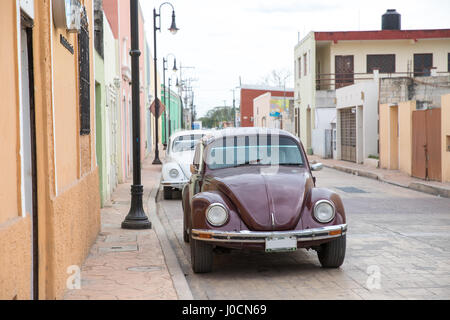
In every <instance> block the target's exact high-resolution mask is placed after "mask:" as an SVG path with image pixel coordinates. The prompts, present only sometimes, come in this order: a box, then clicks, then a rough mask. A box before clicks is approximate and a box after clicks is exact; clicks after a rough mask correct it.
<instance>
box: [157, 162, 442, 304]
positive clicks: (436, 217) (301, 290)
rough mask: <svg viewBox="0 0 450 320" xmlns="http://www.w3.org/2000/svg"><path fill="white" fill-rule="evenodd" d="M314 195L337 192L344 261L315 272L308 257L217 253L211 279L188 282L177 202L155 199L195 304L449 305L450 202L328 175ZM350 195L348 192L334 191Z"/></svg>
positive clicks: (299, 253)
mask: <svg viewBox="0 0 450 320" xmlns="http://www.w3.org/2000/svg"><path fill="white" fill-rule="evenodd" d="M316 176H317V179H318V186H319V187H326V188H330V189H332V190H335V191H336V192H338V193H339V194H340V195H341V197H342V198H343V201H344V205H345V208H346V212H347V218H348V224H349V232H348V235H347V255H346V260H345V263H344V265H343V266H342V267H341V268H340V269H336V270H325V269H322V268H321V267H320V264H319V261H318V259H317V255H316V253H315V252H314V251H309V252H307V251H306V250H303V249H301V250H299V251H297V252H295V253H277V254H264V253H255V252H237V251H236V252H235V251H233V252H231V253H220V254H216V255H215V257H214V270H213V272H212V273H210V274H201V275H196V274H193V272H192V270H191V268H190V263H189V261H190V249H189V245H186V244H184V242H183V239H182V237H183V236H182V209H181V202H180V200H171V201H163V200H162V199H161V198H160V199H159V203H158V207H159V213H158V214H159V217H160V219H161V222H162V224H163V225H164V227H165V228H166V231H167V234H168V237H169V239H170V241H171V244H172V247H173V248H174V250H175V252H176V254H177V256H178V259H179V261H180V264H181V266H182V268H183V271H184V273H185V274H186V277H187V280H188V283H189V285H190V287H191V290H192V293H193V295H194V298H196V299H449V298H450V248H449V247H448V244H449V243H450V199H445V198H439V197H435V196H431V195H427V194H424V193H420V192H416V191H412V190H409V189H405V188H401V187H397V186H393V185H390V184H386V183H382V182H379V181H376V180H371V179H368V178H363V177H357V176H352V175H349V174H346V173H343V172H339V171H336V170H333V169H324V170H323V171H321V172H318V173H316ZM346 187H353V188H354V189H346V190H345V191H344V190H342V189H339V188H346Z"/></svg>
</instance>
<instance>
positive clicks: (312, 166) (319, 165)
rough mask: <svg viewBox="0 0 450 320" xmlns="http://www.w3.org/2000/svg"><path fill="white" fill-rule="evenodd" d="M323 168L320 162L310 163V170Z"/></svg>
mask: <svg viewBox="0 0 450 320" xmlns="http://www.w3.org/2000/svg"><path fill="white" fill-rule="evenodd" d="M322 169H323V164H322V163H315V164H313V165H311V171H321V170H322Z"/></svg>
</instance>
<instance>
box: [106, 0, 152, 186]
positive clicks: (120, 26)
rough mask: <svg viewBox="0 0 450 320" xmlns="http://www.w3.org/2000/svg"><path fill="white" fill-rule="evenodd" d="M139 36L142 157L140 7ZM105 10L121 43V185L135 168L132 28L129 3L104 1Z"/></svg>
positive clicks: (142, 75)
mask: <svg viewBox="0 0 450 320" xmlns="http://www.w3.org/2000/svg"><path fill="white" fill-rule="evenodd" d="M139 9H140V10H139V33H140V34H139V37H140V41H139V44H140V51H141V57H140V72H139V73H140V79H141V88H140V102H141V103H140V106H141V137H142V141H141V157H142V159H143V158H144V156H145V148H146V145H147V144H146V138H145V137H146V135H145V90H144V83H143V81H144V75H145V58H144V50H145V41H144V40H145V33H144V17H143V13H142V9H141V8H140V6H139ZM103 10H104V12H105V15H106V17H107V18H108V21H109V23H110V25H111V28H112V31H113V34H114V37H116V39H117V42H118V53H119V66H118V68H119V72H120V104H121V106H120V120H119V122H120V123H119V124H118V127H117V129H118V130H120V132H121V137H122V143H121V154H122V156H121V163H120V164H119V167H120V168H119V182H122V183H123V182H124V181H126V179H127V178H129V177H131V175H132V169H133V146H132V132H133V131H132V91H131V56H130V54H129V53H130V50H131V31H130V29H131V27H130V1H129V0H103ZM105 67H109V66H105Z"/></svg>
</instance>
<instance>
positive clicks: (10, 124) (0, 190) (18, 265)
mask: <svg viewBox="0 0 450 320" xmlns="http://www.w3.org/2000/svg"><path fill="white" fill-rule="evenodd" d="M17 22H18V21H17V11H16V2H15V1H3V2H2V9H1V10H0V30H2V37H1V38H0V70H1V71H2V75H3V76H2V77H0V94H1V97H2V98H1V99H2V111H1V117H0V147H1V150H2V152H1V153H0V166H1V179H2V182H1V183H0V203H1V209H0V300H12V299H19V300H20V299H30V297H31V265H32V264H31V218H30V215H27V216H26V217H25V218H24V217H22V208H21V195H22V193H21V189H20V186H21V175H20V170H21V167H20V166H21V161H20V153H19V152H20V138H19V133H20V122H19V119H20V118H19V116H20V114H19V110H20V105H19V81H20V80H19V77H18V48H17V44H18V42H17V36H18V34H17Z"/></svg>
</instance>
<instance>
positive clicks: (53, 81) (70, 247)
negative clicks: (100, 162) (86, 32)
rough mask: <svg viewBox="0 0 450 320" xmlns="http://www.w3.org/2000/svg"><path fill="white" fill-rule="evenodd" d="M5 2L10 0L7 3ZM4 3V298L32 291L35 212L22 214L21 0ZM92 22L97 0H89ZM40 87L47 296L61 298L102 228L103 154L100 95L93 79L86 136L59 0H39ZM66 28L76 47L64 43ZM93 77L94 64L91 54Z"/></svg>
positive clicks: (0, 61)
mask: <svg viewBox="0 0 450 320" xmlns="http://www.w3.org/2000/svg"><path fill="white" fill-rule="evenodd" d="M3 2H4V3H3ZM3 2H2V10H0V27H1V30H2V37H1V38H0V70H2V72H3V74H4V75H6V74H7V75H8V76H7V77H6V76H3V77H0V94H1V96H2V102H3V104H2V116H1V117H0V147H1V148H2V153H1V155H0V166H1V168H2V183H1V184H0V201H1V203H2V209H1V210H0V299H14V298H17V299H30V298H31V265H32V264H31V244H32V243H31V219H30V217H29V215H28V216H27V217H26V218H23V217H22V216H21V212H20V211H21V210H20V201H21V197H22V195H21V192H20V188H19V186H20V156H19V149H20V139H19V134H20V131H19V130H20V128H19V125H18V123H19V110H20V106H19V102H18V95H19V79H18V70H17V65H18V63H17V59H18V58H17V56H18V52H17V49H16V48H17V42H16V38H17V33H16V31H17V30H16V29H17V15H16V2H15V1H3ZM82 2H83V3H84V4H85V6H86V9H87V13H88V17H89V22H90V23H91V24H90V37H91V43H90V47H91V48H90V52H91V53H93V52H94V51H93V50H94V49H93V43H92V40H93V36H94V30H93V25H92V22H93V16H92V1H91V0H84V1H82ZM34 4H35V20H34V27H33V54H34V59H33V63H34V77H35V79H34V89H35V109H36V111H35V116H36V132H37V134H36V162H37V163H36V165H37V190H38V197H37V202H38V203H37V205H38V210H37V213H38V220H39V221H38V228H39V240H38V241H39V242H38V248H39V298H40V299H58V298H61V297H62V296H63V293H64V291H65V289H66V280H67V277H68V276H69V275H68V274H67V268H68V267H69V266H72V265H78V266H80V265H81V264H82V263H83V261H84V259H85V257H86V256H87V254H88V251H89V249H90V247H91V245H92V243H93V242H94V241H95V239H96V236H97V234H98V232H99V229H100V197H99V185H98V183H99V177H98V170H97V167H96V161H95V121H94V120H95V104H94V103H95V95H94V86H93V85H92V86H91V134H90V135H87V136H80V133H79V132H80V130H79V126H80V125H79V121H80V117H79V107H78V105H79V99H78V92H79V87H78V47H77V36H76V35H73V34H68V33H66V32H65V31H62V30H57V29H56V28H55V27H54V26H53V19H51V1H34ZM61 33H62V34H63V35H64V36H65V37H66V38H67V39H68V41H69V42H70V43H71V44H72V45H73V47H74V51H75V54H74V55H72V54H70V53H69V52H68V51H67V50H66V49H65V48H63V47H62V45H61V43H60V41H59V39H60V38H59V37H60V34H61ZM90 74H91V81H90V82H91V84H94V66H93V58H92V56H91V67H90Z"/></svg>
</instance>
